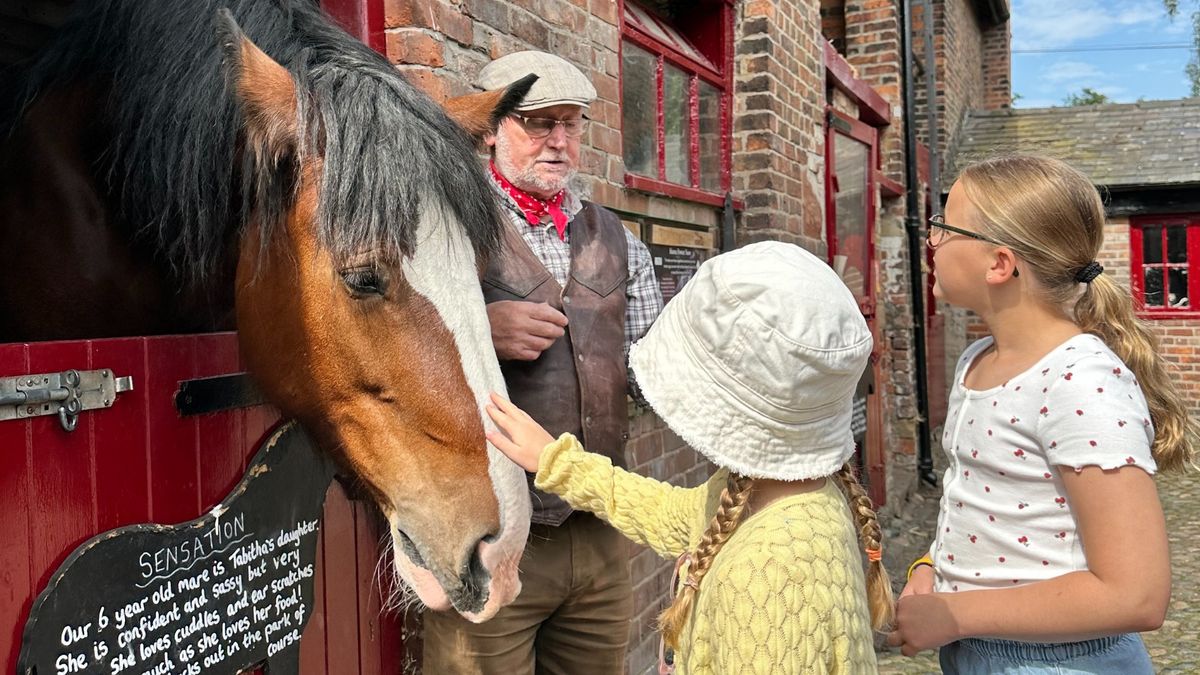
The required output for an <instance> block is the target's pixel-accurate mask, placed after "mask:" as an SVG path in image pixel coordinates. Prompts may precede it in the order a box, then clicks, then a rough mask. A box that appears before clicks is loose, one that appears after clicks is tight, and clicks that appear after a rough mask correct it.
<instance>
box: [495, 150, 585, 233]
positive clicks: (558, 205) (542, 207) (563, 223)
mask: <svg viewBox="0 0 1200 675" xmlns="http://www.w3.org/2000/svg"><path fill="white" fill-rule="evenodd" d="M488 168H489V169H491V170H492V178H495V179H496V183H497V184H499V185H500V187H501V188H502V189H503V190H504V192H505V194H507V195H508V196H509V197H512V199H513V201H514V202H516V203H517V208H519V209H521V213H523V214H524V215H525V220H527V221H529V224H530V225H532V226H534V227H538V226H539V225H541V224H542V218H543V217H544V216H546V215H549V216H550V219H551V220H553V221H554V229H556V230H558V238H559V239H560V240H562V241H566V240H567V214H565V213H563V210H562V203H563V199H564V198H565V197H566V196H567V191H566V190H559V191H558V193H557V194H555V195H554V196H553V197H551V198H550V199H538V198H537V197H534V196H533V195H531V194H529V193H528V192H525V191H524V190H522V189H521V188H519V187H517V186H516V185H513V184H512V183H510V182H509V181H508V179H507V178H505V177H504V176H501V175H500V172H499V171H497V170H496V163H495V162H490V163H488Z"/></svg>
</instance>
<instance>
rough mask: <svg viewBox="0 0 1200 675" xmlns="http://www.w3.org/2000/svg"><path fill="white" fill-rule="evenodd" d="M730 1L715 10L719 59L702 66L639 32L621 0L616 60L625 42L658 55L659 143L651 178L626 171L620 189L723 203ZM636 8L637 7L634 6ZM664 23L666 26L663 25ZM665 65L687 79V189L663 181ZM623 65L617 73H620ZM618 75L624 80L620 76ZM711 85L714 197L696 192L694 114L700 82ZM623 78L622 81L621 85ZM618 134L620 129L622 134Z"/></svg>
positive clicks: (727, 166)
mask: <svg viewBox="0 0 1200 675" xmlns="http://www.w3.org/2000/svg"><path fill="white" fill-rule="evenodd" d="M734 2H735V0H721V6H720V12H721V16H720V18H719V20H720V26H719V27H720V30H719V33H720V35H719V37H718V39H719V40H720V43H721V44H720V50H719V53H720V55H721V58H720V59H719V60H718V61H717V62H716V63H714V64H711V65H710V64H707V63H701V62H699V61H697V60H696V59H694V58H692V57H691V56H689V55H687V54H685V53H683V52H682V51H680V50H679V49H677V48H675V47H674V46H672V45H670V44H667V43H665V42H663V41H662V40H660V39H658V38H657V37H655V36H653V35H651V34H650V33H649V32H648V31H645V30H643V29H642V28H641V27H640V26H639V25H638V24H637V23H636V22H634V21H628V20H626V17H627V14H626V9H625V5H626V0H620V5H621V6H620V16H621V43H620V46H619V48H618V54H617V59H618V62H620V63H624V62H623V60H622V59H623V57H624V47H625V43H626V42H629V43H632V44H634V45H636V46H637V47H639V48H641V49H643V50H645V51H647V52H649V53H650V54H651V55H652V56H655V57H657V59H658V66H657V68H656V80H657V81H656V84H655V86H656V88H657V92H656V93H657V102H656V108H657V120H656V122H655V129H656V132H657V136H658V138H657V143H658V171H657V174H658V175H656V176H643V175H639V174H635V173H633V172H631V171H629V170H626V172H625V185H626V186H627V187H630V188H633V189H635V190H641V191H643V192H653V193H658V194H663V195H667V196H669V197H677V198H679V199H686V200H689V201H694V202H700V203H702V204H710V205H713V206H720V205H722V204H724V202H725V197H724V193H726V192H729V189H730V184H731V159H730V157H731V149H732V146H733V143H732V133H731V129H732V125H733V121H732V117H733V114H732V110H733V104H732V92H733V3H734ZM639 7H640V6H639ZM663 23H664V24H665V22H663ZM664 64H670V65H672V66H675V67H677V68H679V69H681V70H683V71H684V72H685V73H687V74H688V75H690V76H691V84H690V91H689V95H688V98H689V117H690V119H689V120H688V122H689V127H690V130H691V134H690V136H691V147H690V148H689V152H688V156H689V158H690V159H689V174H690V180H689V182H690V183H691V184H690V185H680V184H678V183H672V182H670V181H668V180H666V152H665V150H666V126H665V124H664V123H663V66H664ZM623 69H624V68H623V66H622V70H623ZM621 77H622V78H624V73H623V72H622V74H621ZM701 79H702V80H704V81H705V82H707V83H708V84H710V85H712V86H713V87H716V88H717V90H718V91H719V92H720V95H721V104H720V117H721V120H720V127H719V128H720V136H721V158H720V159H721V164H720V178H721V180H720V184H721V192H720V193H715V192H710V191H708V190H704V189H701V188H700V187H699V185H700V163H699V155H700V115H699V96H700V92H699V84H698V81H699V80H701ZM623 81H624V80H623V79H622V82H623ZM619 95H620V98H621V101H620V103H621V110H622V111H624V109H625V101H624V90H623V89H621V90H620V92H619ZM622 133H623V131H622Z"/></svg>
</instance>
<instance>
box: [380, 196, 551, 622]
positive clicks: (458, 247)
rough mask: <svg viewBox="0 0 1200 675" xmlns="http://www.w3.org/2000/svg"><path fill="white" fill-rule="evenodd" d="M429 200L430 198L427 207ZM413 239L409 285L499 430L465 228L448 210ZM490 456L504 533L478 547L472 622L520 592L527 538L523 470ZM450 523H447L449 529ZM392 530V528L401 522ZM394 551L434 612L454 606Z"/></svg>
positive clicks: (486, 333)
mask: <svg viewBox="0 0 1200 675" xmlns="http://www.w3.org/2000/svg"><path fill="white" fill-rule="evenodd" d="M431 201H433V200H428V199H427V200H426V201H425V203H426V204H428V203H430V202H431ZM416 240H417V245H416V251H415V252H414V254H413V256H412V257H411V258H409V259H406V260H405V261H404V263H403V265H402V267H403V271H404V277H405V280H406V281H407V282H408V284H409V285H410V286H411V287H412V288H413V290H414V291H416V292H417V293H420V294H421V295H422V296H424V297H425V298H426V299H427V300H428V301H429V302H430V304H432V305H433V306H434V307H435V308H436V309H437V311H438V314H439V315H440V316H441V319H442V321H443V323H445V325H446V328H447V329H448V330H449V331H450V333H451V334H453V336H454V342H455V345H456V346H457V348H458V354H459V357H460V358H461V360H462V369H463V373H464V374H465V376H466V379H467V384H468V385H469V386H470V388H471V391H472V392H473V393H474V395H475V403H476V408H477V410H478V411H479V416H480V420H482V422H483V427H484V430H485V431H491V430H494V429H495V428H496V427H495V425H494V424H493V423H492V421H491V418H490V417H488V415H487V413H486V412H485V411H484V406H485V405H486V404H487V402H488V395H489V393H490V392H492V391H498V392H501V393H506V389H505V387H504V377H503V375H502V374H501V373H500V363H499V361H498V360H497V358H496V350H495V348H494V347H493V346H492V332H491V327H490V326H489V325H488V319H487V309H486V307H485V305H484V301H483V291H482V290H481V288H480V285H479V272H478V269H479V268H478V266H477V265H476V259H475V252H474V249H473V248H472V246H471V242H470V241H469V240H468V239H467V236H466V233H465V232H464V231H463V228H462V226H461V225H460V224H459V223H458V222H456V221H455V220H454V218H453V216H451V215H450V214H449V210H448V209H445V208H427V209H425V210H424V213H423V215H422V217H421V222H420V223H419V225H418V228H417V237H416ZM485 442H486V441H485ZM487 454H488V475H489V477H490V478H491V481H492V487H493V491H494V492H495V495H496V501H497V502H498V503H499V507H500V526H501V532H500V536H499V537H498V538H496V539H495V540H494V541H492V542H486V543H481V544H480V545H479V550H478V554H479V557H480V559H481V562H482V563H483V566H484V568H485V569H487V570H488V571H489V572H490V573H491V580H490V582H489V589H488V590H489V594H488V600H487V603H486V604H485V606H484V608H483V610H481V611H480V612H479V613H470V612H468V613H464V614H463V616H464V617H466V618H467V619H469V620H471V621H486V620H487V619H489V618H491V617H492V616H493V615H495V613H496V612H497V611H499V609H500V608H501V607H503V606H504V605H506V604H508V603H509V602H511V601H512V600H513V598H515V597H516V596H517V593H519V592H520V590H521V583H520V581H519V579H518V577H517V563H518V562H519V561H520V559H521V554H522V552H523V551H524V549H525V539H526V537H527V536H528V534H529V516H530V504H529V490H528V487H527V485H526V482H525V473H524V471H522V470H521V468H520V467H518V466H517V465H516V464H514V463H512V462H511V461H509V460H508V458H506V457H505V456H504V455H503V454H502V453H501V452H500V451H499V450H497V449H496V448H495V447H494V446H493V445H492V444H491V443H487ZM453 525H454V524H453V523H446V526H447V528H451V527H453ZM392 526H393V528H395V526H396V524H395V523H392ZM395 541H396V537H395V535H394V534H393V542H395ZM393 551H394V554H395V559H396V567H397V572H398V573H399V574H400V576H401V578H402V579H403V580H404V581H406V582H407V583H408V584H409V586H410V587H411V588H412V589H413V590H414V591H416V593H417V596H418V597H419V598H420V599H421V601H422V602H424V603H425V604H427V605H429V606H430V607H433V608H435V609H446V608H449V600H448V598H447V596H446V592H445V590H444V589H442V587H441V585H440V584H438V582H437V580H436V579H434V577H433V575H432V574H431V573H430V572H429V571H428V570H426V569H423V568H420V567H418V566H416V565H414V564H413V563H412V561H410V560H409V559H408V557H407V556H406V555H405V554H404V552H403V550H402V548H401V547H400V546H399V545H393Z"/></svg>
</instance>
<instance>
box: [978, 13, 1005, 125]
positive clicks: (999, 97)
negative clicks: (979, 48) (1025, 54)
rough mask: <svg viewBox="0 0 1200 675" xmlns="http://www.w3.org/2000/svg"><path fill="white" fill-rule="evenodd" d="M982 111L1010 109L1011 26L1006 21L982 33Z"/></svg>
mask: <svg viewBox="0 0 1200 675" xmlns="http://www.w3.org/2000/svg"><path fill="white" fill-rule="evenodd" d="M982 59H983V63H982V65H983V95H984V99H983V109H984V110H1000V109H1001V108H1011V107H1012V24H1011V23H1010V22H1008V21H1005V22H1004V23H1002V24H1000V25H998V26H992V27H991V28H989V29H987V30H986V31H984V33H983V57H982Z"/></svg>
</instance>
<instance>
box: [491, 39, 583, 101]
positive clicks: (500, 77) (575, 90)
mask: <svg viewBox="0 0 1200 675" xmlns="http://www.w3.org/2000/svg"><path fill="white" fill-rule="evenodd" d="M530 73H533V74H534V75H537V76H538V79H537V81H536V82H534V83H533V87H531V88H530V89H529V93H528V94H526V95H525V100H524V102H522V103H521V105H520V106H518V107H517V110H519V111H527V110H538V109H540V108H549V107H550V106H552V105H563V104H569V105H577V106H581V107H584V108H586V107H588V105H589V104H590V103H591V102H592V101H594V100H596V88H595V87H593V86H592V83H591V82H590V81H589V80H588V78H587V76H585V75H584V74H583V73H582V72H580V70H579V69H578V68H576V67H575V66H573V65H571V64H570V62H568V61H567V60H566V59H564V58H562V57H560V56H555V55H553V54H547V53H546V52H536V51H526V52H516V53H513V54H509V55H507V56H501V57H500V58H498V59H496V60H495V61H492V62H491V63H489V64H487V65H486V66H484V67H483V70H481V71H479V78H478V79H477V80H476V82H475V84H477V85H478V86H479V87H481V88H483V89H488V90H491V89H503V88H504V87H507V86H508V85H510V84H512V83H513V82H516V81H517V80H519V79H521V78H522V77H525V76H526V75H528V74H530Z"/></svg>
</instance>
